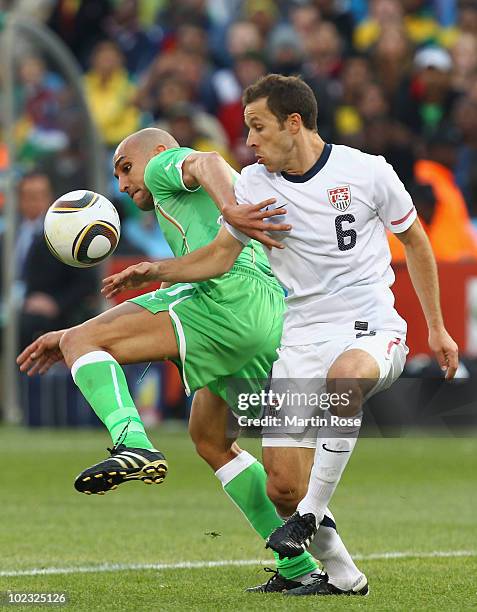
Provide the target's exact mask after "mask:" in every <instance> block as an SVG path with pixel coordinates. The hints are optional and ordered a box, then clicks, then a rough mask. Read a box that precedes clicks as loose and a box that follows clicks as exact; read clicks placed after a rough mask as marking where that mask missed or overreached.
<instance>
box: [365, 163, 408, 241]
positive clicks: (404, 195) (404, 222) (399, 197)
mask: <svg viewBox="0 0 477 612" xmlns="http://www.w3.org/2000/svg"><path fill="white" fill-rule="evenodd" d="M374 201H375V203H376V208H377V213H378V216H379V218H380V219H381V221H382V222H383V224H384V226H385V227H386V229H388V230H389V231H391V232H392V233H393V234H400V233H401V232H404V231H406V230H407V229H408V228H409V227H411V225H412V224H413V223H414V221H415V219H416V217H417V212H416V209H415V207H414V204H413V202H412V199H411V196H410V195H409V193H408V192H407V191H406V188H405V187H404V185H403V184H402V183H401V181H400V179H399V177H398V175H397V174H396V172H395V171H394V169H393V167H392V166H391V164H388V163H387V162H386V160H385V159H384V157H382V156H379V157H377V158H376V162H375V174H374Z"/></svg>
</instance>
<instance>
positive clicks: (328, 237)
mask: <svg viewBox="0 0 477 612" xmlns="http://www.w3.org/2000/svg"><path fill="white" fill-rule="evenodd" d="M235 194H236V198H237V201H238V202H239V203H247V204H256V203H258V202H260V201H262V200H266V199H267V198H272V197H273V198H276V200H277V203H276V204H275V205H274V206H278V207H281V206H283V207H286V210H287V215H286V217H285V216H283V217H282V216H281V215H280V216H277V217H272V219H271V222H275V223H284V222H286V223H289V224H291V226H292V229H291V231H290V232H283V233H278V234H277V235H276V233H275V232H274V233H273V236H274V237H276V238H277V239H278V240H280V241H281V242H282V243H283V244H284V245H285V249H283V250H280V249H272V250H269V249H265V251H266V253H267V255H268V259H269V261H270V266H271V268H272V270H273V273H274V274H275V276H276V277H277V279H278V280H279V282H280V283H281V284H282V285H283V287H284V288H285V289H286V291H287V298H286V301H287V312H286V315H285V326H284V332H283V337H282V344H283V345H285V346H287V345H288V346H294V345H300V344H310V343H314V342H318V341H321V340H324V339H328V338H333V337H335V336H340V335H349V334H356V333H359V332H361V333H363V334H366V333H369V332H370V331H373V330H382V331H384V330H389V331H394V332H397V333H399V334H401V335H403V336H405V334H406V322H405V321H404V320H403V319H402V318H401V317H400V316H399V315H398V313H397V312H396V310H395V309H394V295H393V293H392V291H391V289H390V286H391V285H392V284H393V282H394V273H393V271H392V269H391V266H390V262H391V254H390V251H389V246H388V242H387V238H386V228H387V229H389V230H391V231H392V232H395V233H399V232H403V231H405V230H406V229H408V228H409V227H410V225H411V224H412V223H413V221H414V220H415V219H416V210H415V208H414V205H413V203H412V200H411V197H410V195H409V194H408V193H407V191H406V190H405V188H404V185H403V184H402V183H401V181H400V180H399V178H398V176H397V175H396V173H395V172H394V170H393V168H392V166H390V165H389V164H388V163H387V162H386V161H385V159H384V158H383V157H381V156H379V157H377V156H375V155H368V154H366V153H363V152H361V151H358V150H357V149H352V148H350V147H346V146H342V145H333V146H332V145H329V144H327V145H325V148H324V150H323V153H322V155H321V156H320V158H319V159H318V161H317V162H316V163H315V165H314V166H313V167H312V168H311V169H310V170H309V171H308V172H307V173H306V174H304V175H302V176H297V175H290V174H286V173H270V172H268V171H267V170H266V168H265V167H264V166H263V165H260V164H253V165H251V166H248V167H246V168H244V169H243V170H242V174H241V176H240V178H239V179H238V181H237V183H236V185H235ZM225 226H226V227H227V229H228V231H229V232H230V233H231V234H232V235H233V236H235V237H236V238H237V239H238V240H240V241H241V242H243V243H244V244H247V242H248V241H249V240H250V239H249V238H248V237H247V236H245V235H244V234H242V233H241V232H239V231H238V230H236V229H235V228H233V227H231V226H230V225H229V224H227V223H225Z"/></svg>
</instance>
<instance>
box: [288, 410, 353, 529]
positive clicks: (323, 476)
mask: <svg viewBox="0 0 477 612" xmlns="http://www.w3.org/2000/svg"><path fill="white" fill-rule="evenodd" d="M361 416H362V413H361V414H359V415H357V416H356V417H353V418H356V419H358V418H359V422H360V423H361ZM359 429H360V426H346V427H338V426H336V427H331V426H326V427H322V428H321V429H320V430H319V434H318V439H317V441H316V451H315V460H314V463H313V468H312V470H311V474H310V482H309V484H308V491H307V493H306V495H305V497H304V498H303V499H302V500H301V502H300V503H299V504H298V508H297V510H298V512H299V513H300V514H301V515H303V514H308V513H311V514H314V515H315V518H316V526H317V527H318V525H319V524H320V523H321V521H322V520H323V516H324V515H325V510H326V507H327V506H328V504H329V502H330V499H331V497H332V495H333V493H334V492H335V489H336V487H337V485H338V482H339V481H340V478H341V475H342V474H343V471H344V469H345V467H346V464H347V463H348V461H349V458H350V456H351V453H352V452H353V450H354V447H355V445H356V441H357V439H358V433H359Z"/></svg>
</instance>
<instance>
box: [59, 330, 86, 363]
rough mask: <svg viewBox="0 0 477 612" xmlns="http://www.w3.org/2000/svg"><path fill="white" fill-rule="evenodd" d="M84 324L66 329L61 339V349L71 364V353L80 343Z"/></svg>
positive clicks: (67, 361)
mask: <svg viewBox="0 0 477 612" xmlns="http://www.w3.org/2000/svg"><path fill="white" fill-rule="evenodd" d="M81 328H82V326H81V325H80V326H78V327H73V328H71V329H68V330H66V332H65V333H64V334H63V336H62V337H61V340H60V351H61V352H62V353H63V357H64V358H65V361H66V363H67V364H68V365H69V366H71V363H69V362H70V361H71V355H72V354H73V353H74V352H75V349H76V347H77V345H78V343H79V340H80V338H81V337H82V336H81Z"/></svg>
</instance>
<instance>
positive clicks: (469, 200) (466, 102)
mask: <svg viewBox="0 0 477 612" xmlns="http://www.w3.org/2000/svg"><path fill="white" fill-rule="evenodd" d="M473 91H475V94H474V96H472V92H473ZM454 119H455V123H456V126H457V128H458V129H459V130H460V133H461V135H462V140H461V142H460V146H459V148H458V151H457V160H456V165H455V177H456V182H457V185H458V186H459V188H460V189H461V191H462V193H463V195H464V198H465V201H466V204H467V209H468V211H469V214H470V216H471V217H472V218H473V219H474V220H475V219H477V80H475V79H474V85H473V89H472V90H471V94H470V95H469V96H468V97H466V98H463V99H461V100H460V101H459V102H458V104H457V105H456V109H455V113H454Z"/></svg>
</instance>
